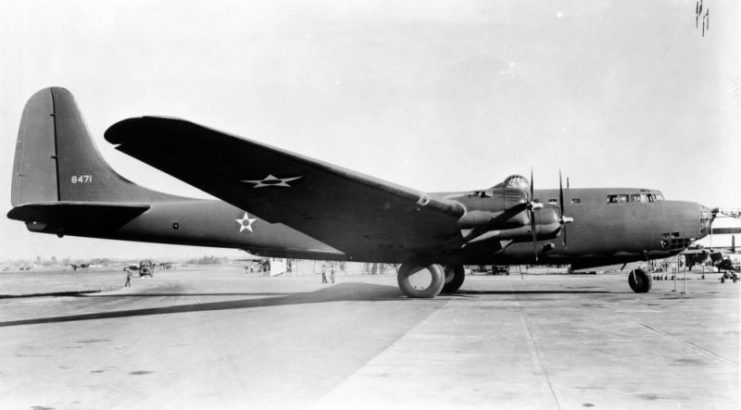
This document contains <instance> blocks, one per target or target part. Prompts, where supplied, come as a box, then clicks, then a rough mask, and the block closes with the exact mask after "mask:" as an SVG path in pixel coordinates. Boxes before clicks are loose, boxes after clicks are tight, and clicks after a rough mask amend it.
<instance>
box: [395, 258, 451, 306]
mask: <svg viewBox="0 0 741 410" xmlns="http://www.w3.org/2000/svg"><path fill="white" fill-rule="evenodd" d="M422 270H426V271H427V272H428V273H429V275H430V281H429V283H425V284H423V285H422V286H421V287H420V285H419V284H414V283H413V282H412V281H411V280H410V279H411V277H412V276H414V274H416V273H418V272H420V271H422ZM397 281H398V283H399V289H400V290H401V293H403V294H404V296H406V297H409V298H434V297H435V296H437V295H439V294H440V291H442V289H443V286H444V285H445V273H444V272H443V268H442V266H440V265H437V264H430V265H426V266H425V265H418V264H414V263H404V264H402V265H401V267H400V268H399V273H398V275H397Z"/></svg>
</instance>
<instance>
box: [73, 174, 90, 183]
mask: <svg viewBox="0 0 741 410" xmlns="http://www.w3.org/2000/svg"><path fill="white" fill-rule="evenodd" d="M70 181H71V182H72V183H73V184H89V183H91V182H93V176H92V175H90V174H83V175H72V177H71V178H70Z"/></svg>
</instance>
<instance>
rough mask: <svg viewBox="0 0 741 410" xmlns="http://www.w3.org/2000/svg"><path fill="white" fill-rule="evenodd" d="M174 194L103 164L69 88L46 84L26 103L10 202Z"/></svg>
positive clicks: (116, 199)
mask: <svg viewBox="0 0 741 410" xmlns="http://www.w3.org/2000/svg"><path fill="white" fill-rule="evenodd" d="M172 198H174V197H171V196H169V195H166V194H161V193H159V192H155V191H151V190H148V189H146V188H143V187H140V186H138V185H136V184H134V183H132V182H131V181H128V180H127V179H125V178H123V177H122V176H121V175H119V174H118V173H116V172H115V171H114V170H113V169H112V168H111V167H110V166H109V165H108V164H107V163H106V162H105V160H104V159H103V157H101V156H100V153H99V152H98V150H97V149H96V147H95V145H94V144H93V141H92V139H91V138H90V133H89V132H88V130H87V127H86V126H85V123H84V121H83V119H82V115H81V114H80V111H79V110H78V108H77V104H76V102H75V99H74V97H73V96H72V94H71V93H70V92H69V91H67V90H65V89H64V88H58V87H52V88H46V89H43V90H41V91H39V92H37V93H36V94H34V95H33V96H32V97H31V98H30V99H29V100H28V102H27V103H26V107H25V109H24V110H23V116H22V118H21V125H20V130H19V132H18V142H17V145H16V151H15V163H14V166H13V182H12V188H11V202H12V204H13V206H20V205H24V204H30V203H48V202H56V201H63V202H68V201H70V202H116V203H120V202H141V201H153V200H167V199H172Z"/></svg>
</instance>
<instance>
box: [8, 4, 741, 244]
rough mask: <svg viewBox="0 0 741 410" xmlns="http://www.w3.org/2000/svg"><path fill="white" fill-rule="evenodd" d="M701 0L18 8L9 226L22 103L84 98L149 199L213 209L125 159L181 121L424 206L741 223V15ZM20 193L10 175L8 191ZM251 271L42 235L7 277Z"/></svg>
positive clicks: (15, 235)
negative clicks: (705, 13) (499, 192)
mask: <svg viewBox="0 0 741 410" xmlns="http://www.w3.org/2000/svg"><path fill="white" fill-rule="evenodd" d="M736 3H737V2H736V1H735V0H725V1H722V0H704V3H703V7H704V8H705V9H709V10H710V29H709V31H707V32H706V33H705V36H704V37H703V35H702V29H701V27H700V28H697V27H696V26H695V1H689V0H667V1H650V2H647V1H643V0H619V1H618V0H616V1H601V0H584V1H557V0H556V1H522V0H512V1H495V0H488V1H460V0H457V1H421V0H420V1H378V0H375V1H368V0H360V1H352V2H348V1H342V0H329V1H327V0H318V1H310V2H309V1H291V0H277V1H276V0H267V1H263V0H256V1H249V2H241V1H208V2H206V1H203V2H198V1H182V0H181V1H158V2H152V1H138V0H135V1H132V0H125V1H106V2H98V1H69V0H67V1H64V2H59V1H3V2H0V50H2V52H1V53H0V87H2V88H0V131H1V132H0V204H1V205H2V206H0V208H2V210H3V212H4V213H7V211H9V210H10V209H11V205H10V182H11V175H12V167H13V152H14V147H15V140H16V137H17V133H18V125H19V121H20V116H21V112H22V110H23V105H24V104H25V102H26V100H27V99H28V98H29V97H30V96H31V95H32V94H33V93H34V92H36V91H38V90H39V89H41V88H44V87H48V86H62V87H65V88H67V89H69V90H70V91H71V92H72V93H73V94H74V95H75V98H76V99H77V102H78V105H79V106H80V109H81V110H82V113H83V116H84V117H85V119H86V122H87V125H88V128H89V129H90V131H91V133H92V134H93V137H94V140H95V143H96V144H97V146H98V149H99V150H100V151H101V153H102V155H103V156H104V157H105V159H106V160H107V161H108V162H109V163H110V164H111V165H112V166H113V167H114V168H115V169H116V170H117V171H118V172H119V173H121V174H122V175H123V176H125V177H126V178H128V179H131V180H133V181H135V182H137V183H139V184H141V185H145V186H147V187H150V188H153V189H157V190H161V191H165V192H169V193H175V194H181V195H189V196H194V197H208V196H207V195H206V194H204V193H202V192H200V191H199V190H197V189H195V188H193V187H190V186H188V185H186V184H184V183H182V182H180V181H178V180H176V179H174V178H172V177H169V176H167V175H165V174H164V173H162V172H160V171H158V170H156V169H154V168H151V167H149V166H148V165H145V164H143V163H141V162H139V161H137V160H135V159H133V158H130V157H127V156H126V155H125V154H122V153H119V152H118V151H115V150H114V149H113V148H112V146H111V145H110V144H108V143H107V142H106V141H105V140H104V139H103V133H104V132H105V130H106V129H107V128H108V127H109V126H111V125H112V124H114V123H115V122H117V121H120V120H122V119H125V118H129V117H134V116H141V115H164V116H174V117H180V118H185V119H188V120H191V121H194V122H197V123H200V124H203V125H207V126H209V127H212V128H216V129H219V130H223V131H226V132H229V133H232V134H236V135H241V136H244V137H247V138H250V139H254V140H257V141H262V142H265V143H267V144H270V145H273V146H277V147H280V148H284V149H287V150H290V151H293V152H297V153H301V154H304V155H308V156H310V157H313V158H317V159H320V160H323V161H327V162H330V163H334V164H337V165H341V166H344V167H347V168H349V169H353V170H356V171H359V172H362V173H365V174H368V175H372V176H375V177H378V178H381V179H384V180H388V181H392V182H394V183H397V184H400V185H404V186H408V187H411V188H414V189H419V190H422V191H427V192H436V191H454V190H467V189H478V188H485V187H490V186H493V185H495V184H497V183H498V182H501V181H502V180H503V179H504V178H506V177H507V176H508V175H510V174H525V175H527V174H529V173H530V169H531V167H532V169H533V170H534V173H535V180H536V187H537V188H555V187H557V186H558V171H559V170H562V172H563V173H564V176H568V177H569V179H570V181H571V186H572V187H610V186H621V187H642V188H643V187H645V188H656V189H660V190H662V191H663V193H664V195H665V196H666V197H667V198H668V199H682V200H690V201H696V202H700V203H703V204H706V205H708V206H721V207H741V189H739V188H741V183H740V181H741V179H739V178H740V177H741V137H740V135H741V134H740V133H739V123H740V122H741V114H740V110H739V100H740V99H741V96H740V93H741V91H740V90H739V88H740V84H741V80H740V79H739V76H740V75H739V74H740V73H739V71H740V70H739V41H738V39H739V29H738V26H739V24H738V23H739V8H738V6H737V4H736ZM2 176H4V177H2ZM204 254H214V255H225V256H234V257H238V256H239V255H240V254H239V252H238V251H235V250H214V249H207V248H195V247H186V246H167V245H152V244H138V243H131V242H121V241H110V240H100V239H85V238H71V237H65V238H62V239H59V238H57V237H55V236H51V235H42V234H34V233H30V232H28V231H27V230H26V229H25V226H24V225H23V224H22V223H20V222H17V221H11V220H9V219H7V218H0V259H9V258H34V257H36V256H37V255H41V256H42V257H45V258H48V257H51V256H56V257H57V258H62V257H72V258H92V257H129V258H136V257H144V256H146V257H157V258H166V257H173V258H177V257H195V256H201V255H204Z"/></svg>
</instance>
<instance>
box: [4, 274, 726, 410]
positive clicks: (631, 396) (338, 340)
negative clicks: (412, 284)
mask: <svg viewBox="0 0 741 410" xmlns="http://www.w3.org/2000/svg"><path fill="white" fill-rule="evenodd" d="M34 274H35V273H27V274H24V276H23V277H24V278H28V277H32V278H35V277H34V276H31V275H34ZM17 275H18V274H12V275H9V274H0V286H1V287H0V294H3V295H4V296H3V297H2V298H0V358H1V360H0V362H1V363H2V366H1V368H0V380H2V383H0V397H2V400H1V404H0V406H2V408H12V409H23V408H26V409H31V408H33V409H71V408H74V409H100V408H118V409H130V408H148V409H151V408H158V409H159V408H257V409H263V408H264V409H275V408H311V409H335V408H368V409H378V408H384V409H389V408H391V409H396V408H399V409H403V408H423V407H426V408H434V409H437V408H446V409H447V408H470V409H477V408H512V409H520V408H527V409H576V408H600V409H618V408H619V409H624V408H652V409H654V408H672V409H675V408H683V409H699V408H703V409H708V408H717V409H731V408H738V406H739V323H740V322H739V286H738V284H732V283H725V284H721V283H719V281H718V280H716V276H714V275H709V276H708V278H707V280H699V277H695V276H691V277H692V280H688V282H687V289H688V294H686V295H681V294H679V292H672V289H673V287H674V283H673V282H671V281H656V282H654V289H653V290H652V292H651V293H649V294H635V293H633V292H632V291H630V289H629V288H628V285H627V278H626V276H625V275H596V276H595V275H572V276H565V275H525V276H522V277H521V276H496V277H492V276H471V275H469V276H468V277H467V278H466V282H465V283H464V285H463V287H462V289H461V291H460V292H459V293H456V294H454V295H450V296H442V297H438V298H436V299H432V300H420V299H406V298H404V297H402V296H401V294H400V292H399V290H398V288H397V286H396V283H395V282H396V278H395V277H394V276H392V275H386V276H361V275H347V276H345V275H338V277H337V279H338V280H337V283H336V284H333V285H332V284H330V285H322V284H321V283H320V282H321V280H320V278H319V277H317V276H300V277H276V278H263V277H258V276H256V275H248V274H245V273H243V272H242V271H241V270H240V269H238V268H220V269H208V270H189V271H186V270H180V271H168V272H156V273H155V277H154V278H152V279H149V278H135V279H134V281H133V287H132V288H127V289H124V288H121V286H122V285H123V281H124V275H123V274H122V273H121V272H98V273H88V274H75V275H76V276H73V277H72V279H71V280H68V279H65V278H69V276H64V275H62V274H58V275H56V276H53V279H48V276H49V275H47V276H44V275H38V276H37V277H38V278H42V277H43V278H44V279H43V281H42V280H41V279H38V281H39V283H38V286H33V280H32V281H31V283H26V284H23V286H22V289H21V290H20V291H18V290H15V291H14V290H13V289H18V276H17ZM25 275H28V276H25ZM69 275H71V274H69ZM84 275H90V276H84ZM75 284H76V285H75ZM62 285H64V286H62ZM14 287H15V288H14ZM62 288H63V289H64V290H63V292H65V293H63V295H64V296H44V295H51V294H53V293H54V290H55V289H62ZM75 289H77V290H80V291H94V290H99V289H102V291H101V292H92V293H76V292H75ZM681 289H682V288H681V284H680V287H679V290H681ZM33 290H37V291H33ZM60 292H61V291H60ZM31 294H36V296H34V297H17V296H19V295H31ZM9 295H13V296H16V297H8V296H9Z"/></svg>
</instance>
